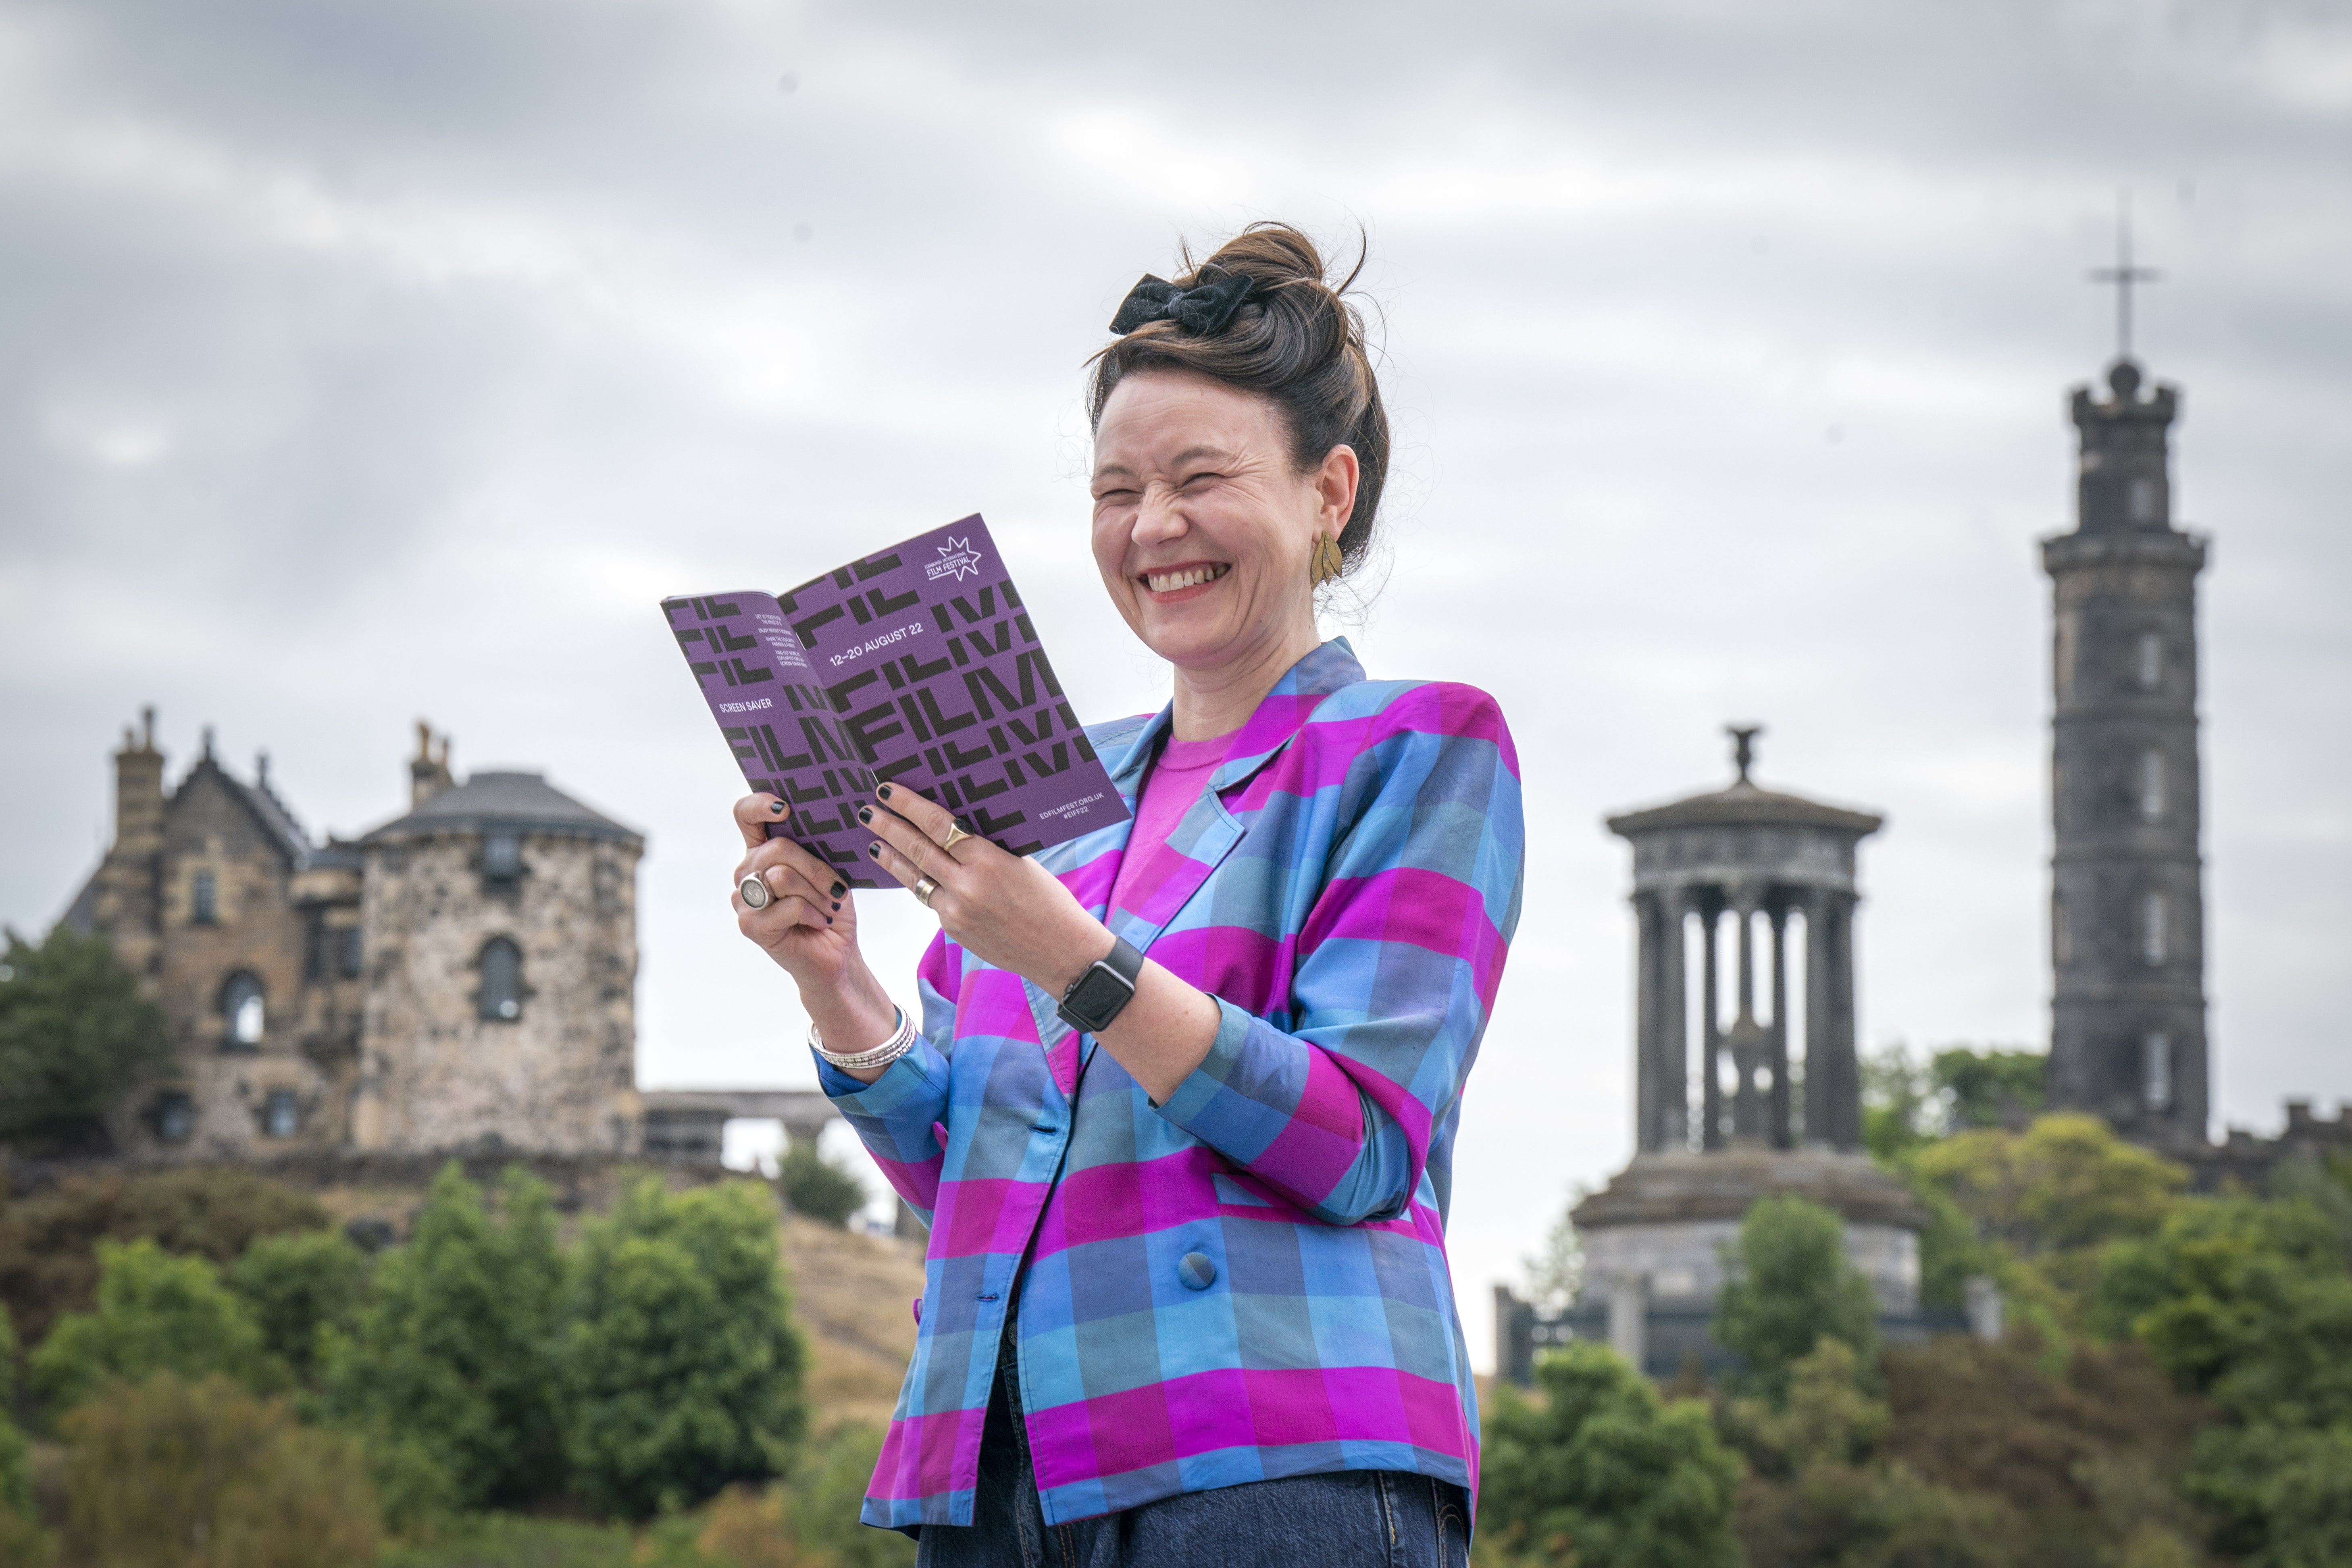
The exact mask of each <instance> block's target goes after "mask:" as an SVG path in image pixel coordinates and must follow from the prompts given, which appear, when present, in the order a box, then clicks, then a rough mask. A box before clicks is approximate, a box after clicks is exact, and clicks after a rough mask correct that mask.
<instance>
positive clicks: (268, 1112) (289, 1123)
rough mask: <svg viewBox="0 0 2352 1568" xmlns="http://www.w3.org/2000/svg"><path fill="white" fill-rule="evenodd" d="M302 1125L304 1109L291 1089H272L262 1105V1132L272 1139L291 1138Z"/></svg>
mask: <svg viewBox="0 0 2352 1568" xmlns="http://www.w3.org/2000/svg"><path fill="white" fill-rule="evenodd" d="M301 1125H302V1108H301V1106H300V1105H299V1103H296V1101H295V1098H294V1091H292V1090H291V1089H272V1090H271V1091H270V1092H269V1098H268V1100H266V1101H264V1102H263V1103H262V1111H261V1131H262V1134H263V1135H264V1136H266V1137H271V1138H290V1137H292V1136H293V1135H294V1134H295V1132H296V1131H297V1130H298V1129H299V1127H300V1126H301Z"/></svg>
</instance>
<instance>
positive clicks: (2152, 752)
mask: <svg viewBox="0 0 2352 1568" xmlns="http://www.w3.org/2000/svg"><path fill="white" fill-rule="evenodd" d="M2139 820H2140V821H2143V822H2160V821H2164V753H2163V752H2161V751H2158V750H2157V749H2156V748H2155V747H2149V748H2148V749H2147V750H2146V751H2144V752H2142V753H2140V758H2139Z"/></svg>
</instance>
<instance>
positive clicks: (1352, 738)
mask: <svg viewBox="0 0 2352 1568" xmlns="http://www.w3.org/2000/svg"><path fill="white" fill-rule="evenodd" d="M1168 725H1169V716H1168V714H1167V712H1166V711H1164V710H1163V711H1162V712H1160V714H1158V715H1157V716H1152V717H1150V718H1148V719H1145V718H1137V719H1128V720H1124V721H1121V722H1119V723H1116V724H1111V725H1105V726H1101V727H1096V728H1093V729H1091V730H1089V732H1088V733H1089V734H1090V735H1091V736H1092V737H1093V740H1094V745H1095V747H1096V748H1097V752H1098V753H1099V754H1100V756H1101V757H1102V759H1103V762H1104V764H1105V765H1106V766H1107V767H1108V768H1109V770H1110V775H1111V779H1112V780H1113V782H1114V783H1115V784H1116V785H1117V786H1118V789H1119V792H1120V793H1121V794H1122V795H1123V796H1124V797H1125V798H1126V799H1127V801H1128V804H1129V808H1130V810H1131V809H1132V808H1133V806H1134V804H1135V799H1136V796H1137V794H1138V793H1139V790H1140V789H1141V788H1142V784H1143V779H1144V777H1145V774H1146V771H1147V769H1148V768H1149V766H1150V760H1151V758H1152V756H1153V754H1154V752H1155V750H1156V748H1157V746H1158V743H1159V741H1160V737H1161V736H1162V735H1163V734H1164V733H1165V732H1166V730H1167V728H1168ZM1130 826H1131V823H1126V822H1122V823H1120V824H1118V826H1116V827H1111V828H1106V829H1104V830H1102V831H1099V832H1097V833H1093V834H1090V835H1088V836H1087V837H1085V838H1082V839H1078V840H1076V841H1072V842H1070V843H1067V844H1064V845H1061V846H1060V847H1058V848H1056V849H1054V850H1049V851H1047V852H1045V854H1044V855H1043V856H1041V857H1040V858H1041V860H1043V862H1045V865H1046V866H1047V867H1048V868H1049V869H1051V870H1052V871H1053V872H1054V873H1055V875H1057V876H1059V877H1060V878H1061V880H1062V881H1063V883H1065V884H1066V885H1067V886H1068V887H1069V888H1070V890H1071V891H1072V892H1073V893H1074V894H1076V895H1077V898H1078V902H1079V903H1081V904H1086V905H1087V906H1088V907H1089V908H1090V909H1092V910H1093V911H1094V912H1095V914H1096V915H1098V916H1100V917H1101V918H1102V919H1103V920H1104V922H1105V923H1106V924H1108V925H1109V926H1110V928H1111V929H1112V930H1113V931H1115V932H1117V933H1118V935H1119V936H1123V937H1125V938H1126V939H1127V940H1128V941H1129V942H1131V943H1133V944H1134V945H1135V946H1137V947H1139V948H1141V949H1142V950H1143V951H1144V952H1145V953H1147V954H1149V955H1150V956H1151V957H1152V958H1153V959H1154V960H1155V961H1157V962H1158V963H1160V965H1162V966H1164V967H1166V968H1167V969H1168V970H1169V971H1170V972H1171V973H1172V974H1175V975H1177V976H1179V977H1182V978H1183V979H1186V980H1188V981H1190V982H1192V984H1193V985H1195V986H1197V987H1199V988H1201V989H1202V990H1204V991H1206V992H1208V993H1210V994H1211V995H1212V996H1213V997H1215V998H1217V1002H1218V1006H1219V1009H1221V1011H1222V1013H1223V1021H1222V1024H1221V1026H1220V1027H1219V1029H1218V1030H1217V1037H1216V1041H1215V1043H1214V1044H1213V1046H1212V1047H1211V1048H1210V1051H1209V1055H1208V1058H1207V1060H1206V1061H1203V1062H1202V1064H1201V1066H1200V1067H1199V1068H1198V1069H1197V1070H1196V1071H1194V1072H1193V1073H1192V1076H1191V1077H1190V1078H1188V1079H1187V1080H1186V1081H1185V1082H1183V1083H1182V1084H1181V1085H1180V1086H1179V1087H1178V1088H1177V1090H1176V1092H1175V1093H1174V1094H1172V1095H1171V1096H1170V1098H1169V1099H1168V1101H1167V1102H1166V1103H1164V1104H1157V1105H1155V1104H1153V1103H1152V1102H1151V1100H1150V1097H1149V1096H1148V1095H1146V1094H1145V1093H1144V1092H1143V1090H1142V1088H1141V1087H1140V1086H1139V1084H1138V1083H1137V1082H1135V1080H1134V1079H1133V1078H1132V1077H1130V1076H1129V1074H1128V1072H1127V1071H1126V1070H1125V1069H1124V1068H1122V1067H1120V1066H1119V1064H1118V1061H1116V1060H1114V1059H1113V1058H1112V1057H1111V1055H1110V1053H1109V1052H1108V1051H1098V1050H1097V1049H1096V1044H1095V1040H1094V1038H1093V1037H1092V1036H1091V1035H1078V1034H1074V1033H1073V1032H1072V1031H1071V1030H1070V1029H1069V1027H1068V1026H1067V1025H1066V1024H1064V1023H1063V1022H1062V1021H1061V1019H1060V1018H1059V1017H1058V1016H1057V1015H1056V1014H1055V1000H1056V998H1053V997H1049V996H1047V995H1045V993H1043V992H1042V991H1040V990H1038V989H1037V988H1035V987H1033V986H1031V985H1029V984H1028V983H1027V982H1025V981H1024V980H1023V979H1022V978H1021V977H1019V976H1017V975H1013V974H1011V973H1008V972H1006V971H1004V970H1001V969H993V968H991V967H988V966H987V965H985V964H982V963H981V962H979V961H978V960H977V959H974V958H972V957H971V956H969V955H967V954H966V953H964V952H963V951H962V950H961V949H960V948H959V947H957V946H955V945H954V944H953V943H951V942H949V941H948V940H947V939H946V938H945V936H941V937H940V940H939V941H937V942H935V943H933V944H932V946H931V948H930V950H929V953H927V954H926V955H925V956H924V958H923V961H922V965H921V968H920V982H921V992H922V1002H923V1035H924V1038H923V1039H922V1040H919V1041H918V1042H917V1043H916V1045H915V1048H914V1050H912V1051H909V1052H908V1054H907V1055H905V1056H903V1057H901V1058H899V1059H898V1061H896V1062H894V1063H893V1064H892V1065H891V1066H890V1068H889V1069H888V1071H886V1072H884V1073H883V1075H882V1076H881V1078H879V1079H878V1080H877V1081H876V1082H874V1083H873V1084H871V1085H866V1084H861V1083H859V1082H857V1081H856V1079H853V1078H851V1077H849V1076H848V1075H846V1074H845V1073H841V1072H837V1071H834V1070H832V1069H831V1068H829V1067H826V1066H825V1065H824V1063H823V1062H822V1061H820V1062H819V1063H818V1071H819V1073H820V1075H821V1077H822V1079H823V1082H824V1087H825V1090H826V1092H828V1093H829V1094H831V1095H832V1096H833V1098H834V1100H835V1103H837V1104H839V1106H840V1107H841V1109H842V1112H843V1113H844V1114H845V1115H846V1116H847V1118H848V1120H849V1123H850V1124H851V1125H852V1126H854V1127H856V1129H857V1134H858V1136H859V1137H861V1138H863V1139H864V1140H865V1142H866V1147H867V1148H868V1149H869V1150H871V1151H872V1153H873V1155H874V1157H875V1159H876V1160H877V1161H878V1162H879V1163H880V1165H881V1166H882V1169H883V1171H884V1173H885V1174H886V1175H887V1176H888V1177H889V1180H890V1183H891V1185H892V1186H895V1187H896V1188H898V1193H899V1195H900V1196H901V1197H905V1198H906V1200H907V1201H908V1203H909V1204H911V1205H913V1206H914V1207H915V1208H916V1209H917V1210H918V1211H919V1212H920V1213H921V1214H922V1215H923V1216H924V1218H926V1219H927V1220H928V1221H929V1225H930V1228H931V1232H930V1242H929V1256H928V1258H927V1259H926V1261H925V1268H924V1285H923V1299H922V1301H921V1303H920V1305H919V1320H920V1324H921V1327H920V1330H919V1334H918V1337H917V1341H916V1346H915V1358H914V1361H913V1364H911V1365H909V1366H908V1369H907V1380H906V1385H905V1387H904V1389H903V1390H902V1391H901V1393H900V1394H899V1396H898V1411H897V1414H896V1415H895V1416H894V1417H893V1418H892V1421H891V1426H890V1432H889V1435H888V1437H887V1440H886V1442H885V1443H884V1446H883V1449H882V1458H881V1463H880V1464H879V1465H878V1466H877V1469H876V1470H875V1475H874V1481H873V1485H872V1487H871V1488H870V1489H869V1491H868V1494H867V1496H866V1506H865V1509H864V1518H865V1519H866V1522H868V1523H871V1524H878V1525H886V1526H893V1527H898V1528H906V1527H908V1526H919V1525H922V1524H970V1523H971V1520H972V1486H973V1479H974V1475H975V1472H976V1469H977V1467H978V1465H979V1458H980V1440H981V1430H982V1422H983V1420H984V1418H985V1416H986V1413H987V1406H988V1397H989V1391H990V1385H991V1380H992V1377H993V1375H994V1374H995V1371H996V1364H997V1359H998V1353H999V1350H1000V1347H1001V1344H1002V1336H1003V1334H1004V1333H1006V1332H1007V1331H1008V1327H1009V1328H1010V1330H1011V1332H1013V1333H1016V1334H1017V1335H1018V1336H1019V1340H1018V1347H1017V1350H1018V1358H1019V1366H1020V1392H1021V1404H1022V1408H1023V1409H1024V1412H1025V1414H1026V1420H1027V1423H1028V1429H1029V1438H1030V1447H1031V1449H1032V1453H1033V1457H1034V1464H1035V1467H1036V1473H1037V1488H1038V1491H1039V1493H1040V1494H1041V1498H1042V1500H1043V1503H1044V1506H1045V1517H1046V1519H1047V1520H1048V1521H1053V1522H1056V1523H1059V1522H1062V1521H1068V1520H1076V1519H1084V1518H1087V1517H1090V1516H1093V1515H1096V1514H1101V1513H1108V1512H1110V1511H1114V1510H1118V1509H1124V1508H1132V1507H1135V1506H1136V1505H1138V1504H1140V1503H1147V1502H1150V1501H1152V1500H1155V1499H1159V1498H1163V1497H1169V1496H1172V1495H1174V1494H1176V1493H1179V1492H1188V1491H1202V1490H1208V1489H1210V1488H1213V1487H1221V1486H1230V1485H1234V1484H1236V1483H1239V1482H1243V1481H1255V1480H1264V1479H1271V1478H1274V1477H1278V1476H1292V1475H1305V1474H1312V1473H1315V1472H1318V1471H1327V1470H1346V1469H1393V1470H1408V1471H1418V1472H1420V1473H1422V1474H1424V1475H1431V1476H1435V1477H1438V1478H1440V1479H1444V1480H1448V1481H1452V1482H1454V1484H1456V1485H1458V1486H1462V1487H1465V1488H1473V1487H1475V1481H1476V1475H1477V1446H1478V1414H1477V1403H1476V1398H1475V1392H1474V1390H1473V1387H1472V1384H1471V1376H1470V1363H1469V1359H1468V1356H1467V1354H1465V1348H1464V1344H1463V1338H1462V1329H1461V1325H1460V1323H1459V1322H1457V1321H1456V1318H1455V1315H1454V1291H1453V1285H1452V1281H1451V1278H1450V1276H1449V1274H1448V1271H1447V1268H1446V1261H1445V1215H1446V1206H1447V1203H1448V1201H1449V1199H1450V1197H1451V1188H1452V1175H1453V1148H1454V1128H1455V1125H1456V1123H1457V1121H1458V1119H1459V1115H1460V1110H1461V1098H1462V1089H1463V1083H1464V1082H1465V1080H1466V1079H1467V1078H1468V1076H1469V1073H1470V1064H1471V1061H1473V1059H1474V1058H1475V1056H1476V1055H1477V1051H1478V1041H1479V1037H1480V1036H1481V1035H1482V1034H1484V1033H1485V1031H1486V1019H1487V1015H1488V1013H1489V1011H1490V1010H1491V1009H1492V1007H1493V1005H1494V998H1495V988H1496V984H1497V983H1498V982H1499V981H1500V979H1501V978H1502V974H1503V959H1504V956H1505V953H1506V951H1507V948H1508V946H1509V943H1510V938H1511V933H1512V930H1513V929H1514V927H1515V926H1516V925H1517V922H1518V914H1519V894H1520V880H1521V860H1522V851H1523V840H1524V833H1523V825H1522V821H1521V817H1520V810H1519V780H1518V764H1517V756H1516V754H1515V753H1514V751H1513V749H1512V746H1511V737H1510V733H1509V731H1508V730H1507V729H1506V728H1505V727H1504V724H1503V716H1502V714H1501V713H1500V712H1499V711H1498V710H1497V709H1496V706H1495V701H1494V699H1493V698H1492V697H1489V696H1488V695H1486V694H1485V693H1484V692H1481V691H1478V690H1475V688H1472V687H1469V686H1462V685H1443V684H1437V683H1430V682H1409V681H1370V680H1367V679H1365V677H1364V672H1363V668H1362V666H1360V664H1357V662H1356V658H1355V654H1354V653H1353V652H1352V651H1351V650H1350V649H1349V646H1348V644H1347V643H1345V642H1344V641H1333V642H1329V643H1324V644H1323V645H1322V646H1321V647H1319V648H1318V649H1317V650H1315V652H1313V653H1309V654H1307V657H1305V658H1304V659H1301V660H1300V661H1299V662H1298V664H1297V665H1295V666H1294V667H1293V668H1292V669H1291V670H1290V672H1289V673H1288V674H1286V675H1285V676H1284V677H1283V679H1282V681H1281V682H1280V683H1279V684H1278V685H1276V687H1275V688H1274V690H1273V691H1272V692H1271V693H1269V694H1267V695H1266V698H1265V701H1264V702H1263V703H1262V704H1260V705H1259V706H1258V709H1257V711H1256V713H1255V715H1254V716H1252V717H1251V719H1250V721H1249V722H1248V723H1247V724H1246V725H1244V726H1243V727H1242V728H1241V729H1240V730H1239V731H1237V732H1236V733H1235V734H1234V739H1233V742H1232V744H1231V746H1230V747H1228V748H1227V751H1226V754H1225V759H1224V761H1223V764H1222V765H1221V766H1220V767H1219V768H1218V769H1217V771H1216V772H1215V773H1214V774H1213V775H1212V776H1211V779H1210V783H1209V788H1208V789H1207V790H1206V792H1204V793H1203V794H1202V798H1201V800H1198V801H1197V802H1195V803H1194V804H1193V806H1192V810H1191V811H1190V812H1189V813H1188V814H1187V815H1186V816H1185V817H1184V818H1183V820H1182V821H1181V823H1180V824H1179V825H1178V827H1177V829H1176V830H1175V831H1174V832H1173V833H1172V834H1171V836H1170V838H1169V840H1168V841H1167V842H1166V843H1164V844H1138V845H1133V846H1130V845H1129V842H1128V836H1129V828H1130ZM1130 852H1132V853H1136V854H1144V855H1149V856H1150V857H1151V858H1150V862H1148V863H1147V864H1146V865H1145V866H1144V867H1142V868H1141V870H1140V871H1139V873H1138V874H1137V875H1136V877H1135V878H1134V879H1133V880H1132V882H1131V883H1130V886H1129V892H1128V893H1127V894H1126V895H1125V897H1126V899H1127V902H1126V903H1123V904H1121V905H1120V906H1119V907H1118V908H1115V909H1112V908H1107V907H1106V905H1107V903H1108V898H1109V894H1110V889H1111V885H1112V882H1113V879H1114V878H1115V877H1116V876H1117V874H1118V869H1119V865H1120V862H1121V861H1122V859H1123V857H1124V856H1126V855H1127V854H1129V853H1130ZM1016 1274H1017V1275H1018V1276H1019V1277H1018V1278H1017V1279H1016ZM1016 1302H1017V1309H1016Z"/></svg>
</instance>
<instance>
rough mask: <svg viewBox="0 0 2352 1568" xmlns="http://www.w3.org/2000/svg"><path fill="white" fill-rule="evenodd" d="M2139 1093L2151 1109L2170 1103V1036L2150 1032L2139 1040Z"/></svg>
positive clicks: (2156, 1109) (2160, 1109) (2163, 1106)
mask: <svg viewBox="0 0 2352 1568" xmlns="http://www.w3.org/2000/svg"><path fill="white" fill-rule="evenodd" d="M2139 1086H2140V1094H2141V1097H2142V1098H2143V1099H2145V1100H2146V1101H2147V1108H2148V1109H2149V1110H2151V1111H2162V1110H2166V1109H2168V1108H2169V1107H2170V1105H2171V1104H2172V1037H2171V1036H2170V1035H2167V1034H2151V1035H2148V1036H2147V1037H2146V1038H2144V1039H2143V1040H2141V1041H2140V1042H2139Z"/></svg>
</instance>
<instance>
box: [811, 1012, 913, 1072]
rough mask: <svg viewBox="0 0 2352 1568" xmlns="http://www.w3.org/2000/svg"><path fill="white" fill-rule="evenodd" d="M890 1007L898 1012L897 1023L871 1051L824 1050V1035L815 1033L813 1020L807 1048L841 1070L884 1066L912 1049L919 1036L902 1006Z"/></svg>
mask: <svg viewBox="0 0 2352 1568" xmlns="http://www.w3.org/2000/svg"><path fill="white" fill-rule="evenodd" d="M893 1010H894V1011H896V1012H897V1013H898V1028H897V1029H895V1030H891V1031H890V1038H889V1039H887V1040H884V1041H883V1042H882V1043H881V1044H879V1045H877V1046H876V1047H875V1048H874V1049H873V1050H871V1051H858V1052H856V1054H855V1055H851V1056H841V1055H837V1054H835V1052H833V1051H827V1050H825V1048H824V1037H823V1036H821V1035H819V1034H818V1033H817V1031H816V1025H814V1024H811V1025H809V1049H810V1050H811V1051H815V1052H816V1053H817V1054H818V1055H819V1056H822V1057H824V1059H825V1061H827V1062H828V1063H830V1064H831V1065H833V1066H835V1067H838V1068H840V1069H841V1070H842V1071H844V1072H864V1071H866V1070H867V1069H868V1068H874V1067H887V1066H888V1065H889V1064H890V1063H892V1062H894V1061H898V1059H899V1058H900V1057H902V1056H904V1055H906V1054H907V1053H908V1051H912V1050H914V1049H915V1041H916V1040H917V1039H918V1038H919V1036H918V1035H917V1034H916V1032H915V1020H914V1019H910V1018H908V1016H907V1011H906V1009H904V1008H898V1009H893Z"/></svg>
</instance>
